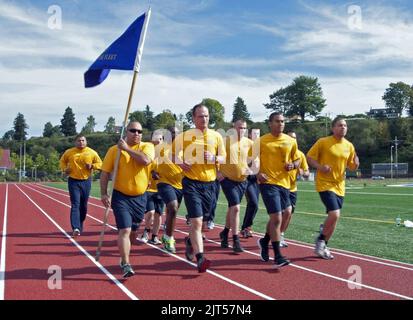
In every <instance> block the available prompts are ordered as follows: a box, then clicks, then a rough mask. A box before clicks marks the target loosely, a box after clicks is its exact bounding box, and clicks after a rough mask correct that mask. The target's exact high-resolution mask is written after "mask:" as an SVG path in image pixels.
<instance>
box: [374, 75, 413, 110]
mask: <svg viewBox="0 0 413 320" xmlns="http://www.w3.org/2000/svg"><path fill="white" fill-rule="evenodd" d="M382 99H383V100H384V101H385V102H386V108H387V109H390V110H391V111H393V112H395V113H397V114H398V115H399V117H401V115H402V113H403V111H404V110H409V107H410V105H411V103H412V101H413V89H412V88H411V87H410V86H409V85H408V84H406V83H404V82H397V83H390V85H389V88H387V89H386V91H385V93H384V95H383V97H382Z"/></svg>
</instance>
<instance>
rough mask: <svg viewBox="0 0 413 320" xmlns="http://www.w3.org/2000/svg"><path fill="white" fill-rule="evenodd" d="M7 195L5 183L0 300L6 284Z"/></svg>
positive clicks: (7, 190)
mask: <svg viewBox="0 0 413 320" xmlns="http://www.w3.org/2000/svg"><path fill="white" fill-rule="evenodd" d="M8 195H9V185H8V184H6V198H5V201H4V217H3V231H2V236H1V256H0V300H4V288H5V284H6V236H7V204H8Z"/></svg>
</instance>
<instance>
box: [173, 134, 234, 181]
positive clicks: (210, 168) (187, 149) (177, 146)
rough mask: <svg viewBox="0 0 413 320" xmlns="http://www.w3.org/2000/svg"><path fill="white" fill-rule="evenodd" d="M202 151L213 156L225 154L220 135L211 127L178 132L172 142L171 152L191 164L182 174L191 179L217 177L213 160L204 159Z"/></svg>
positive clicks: (208, 179)
mask: <svg viewBox="0 0 413 320" xmlns="http://www.w3.org/2000/svg"><path fill="white" fill-rule="evenodd" d="M204 151H209V152H211V153H212V154H214V155H215V156H223V157H225V156H226V153H225V148H224V142H223V139H222V136H221V135H220V134H219V133H218V132H216V131H214V130H211V129H207V130H205V131H204V132H202V131H200V130H197V129H189V130H187V131H185V132H183V133H181V134H179V135H178V136H177V137H176V138H175V140H174V142H173V143H172V154H173V155H176V156H178V157H179V158H180V159H181V160H183V161H185V162H186V163H188V164H192V167H191V169H190V170H189V171H187V172H184V175H185V176H186V177H187V178H189V179H192V180H197V181H202V182H211V181H215V180H216V177H217V167H216V164H215V162H207V161H206V160H204Z"/></svg>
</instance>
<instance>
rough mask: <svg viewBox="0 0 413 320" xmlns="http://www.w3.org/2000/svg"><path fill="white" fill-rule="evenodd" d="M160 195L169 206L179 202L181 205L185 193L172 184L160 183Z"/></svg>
mask: <svg viewBox="0 0 413 320" xmlns="http://www.w3.org/2000/svg"><path fill="white" fill-rule="evenodd" d="M158 193H159V195H160V196H161V198H162V200H163V202H164V203H166V204H167V205H168V203H170V202H172V201H178V204H179V205H180V204H181V202H182V197H183V193H182V190H179V189H177V188H175V187H173V186H171V185H170V184H167V183H158Z"/></svg>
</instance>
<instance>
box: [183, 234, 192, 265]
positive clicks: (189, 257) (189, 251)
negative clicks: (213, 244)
mask: <svg viewBox="0 0 413 320" xmlns="http://www.w3.org/2000/svg"><path fill="white" fill-rule="evenodd" d="M185 257H186V259H187V260H188V261H192V260H194V249H193V248H192V244H191V240H190V239H189V237H186V238H185Z"/></svg>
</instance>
